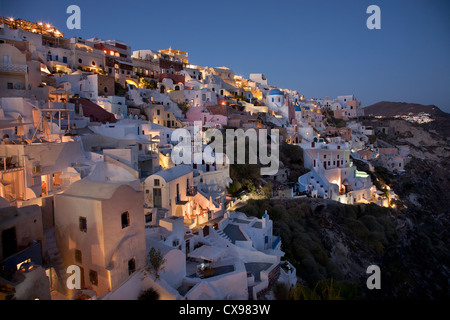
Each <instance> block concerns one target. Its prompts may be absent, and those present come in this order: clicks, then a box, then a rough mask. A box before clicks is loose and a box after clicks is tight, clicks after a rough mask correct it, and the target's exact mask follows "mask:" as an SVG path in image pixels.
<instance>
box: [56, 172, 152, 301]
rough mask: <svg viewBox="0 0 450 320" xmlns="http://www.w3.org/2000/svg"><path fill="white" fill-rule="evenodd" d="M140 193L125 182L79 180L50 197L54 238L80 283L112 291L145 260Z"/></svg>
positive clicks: (99, 294) (144, 262) (87, 287)
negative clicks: (76, 269) (77, 271)
mask: <svg viewBox="0 0 450 320" xmlns="http://www.w3.org/2000/svg"><path fill="white" fill-rule="evenodd" d="M142 202H143V197H142V193H141V192H136V191H135V190H134V189H133V188H132V187H130V186H129V185H125V184H114V183H101V182H94V181H88V180H80V181H77V182H75V183H73V184H72V185H71V186H70V187H69V188H68V189H67V190H66V191H65V192H64V193H63V194H58V195H56V196H55V229H56V242H57V245H58V248H59V250H60V253H61V256H62V258H63V260H64V264H65V265H66V266H70V265H77V266H79V267H80V268H81V286H82V288H86V289H90V290H93V291H95V292H96V295H97V297H99V298H101V296H102V295H104V294H106V293H108V292H114V291H115V290H117V289H118V288H120V287H121V286H122V285H123V284H124V283H125V282H126V281H127V280H129V279H130V278H131V277H132V276H133V275H134V273H135V272H137V271H139V270H140V269H142V268H144V266H145V264H146V245H145V227H144V214H143V208H142Z"/></svg>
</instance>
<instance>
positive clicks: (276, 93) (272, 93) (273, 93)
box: [269, 89, 283, 96]
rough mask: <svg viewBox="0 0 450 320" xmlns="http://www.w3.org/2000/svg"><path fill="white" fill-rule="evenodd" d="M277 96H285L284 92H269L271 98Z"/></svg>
mask: <svg viewBox="0 0 450 320" xmlns="http://www.w3.org/2000/svg"><path fill="white" fill-rule="evenodd" d="M277 95H281V96H282V95H283V92H281V91H280V90H279V89H272V90H270V91H269V96H277Z"/></svg>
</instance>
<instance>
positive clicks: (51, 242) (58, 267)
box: [44, 228, 68, 291]
mask: <svg viewBox="0 0 450 320" xmlns="http://www.w3.org/2000/svg"><path fill="white" fill-rule="evenodd" d="M45 238H46V241H45V250H44V252H46V255H47V257H48V266H49V267H53V268H54V269H55V272H56V276H57V277H58V279H59V286H53V287H54V289H56V288H58V287H59V291H65V284H66V280H67V278H68V274H67V272H66V271H67V268H66V266H65V265H64V261H63V259H62V256H61V254H60V252H59V249H58V246H57V245H56V238H55V228H51V229H48V230H45Z"/></svg>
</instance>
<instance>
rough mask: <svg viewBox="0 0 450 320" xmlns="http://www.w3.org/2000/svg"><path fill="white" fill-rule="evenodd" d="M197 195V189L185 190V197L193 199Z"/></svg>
mask: <svg viewBox="0 0 450 320" xmlns="http://www.w3.org/2000/svg"><path fill="white" fill-rule="evenodd" d="M196 194H197V187H195V186H191V187H189V188H187V189H186V196H187V197H193V196H195V195H196Z"/></svg>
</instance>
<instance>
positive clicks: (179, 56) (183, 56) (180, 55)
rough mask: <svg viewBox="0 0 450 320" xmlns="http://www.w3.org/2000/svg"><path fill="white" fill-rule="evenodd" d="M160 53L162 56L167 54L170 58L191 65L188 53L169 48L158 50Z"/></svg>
mask: <svg viewBox="0 0 450 320" xmlns="http://www.w3.org/2000/svg"><path fill="white" fill-rule="evenodd" d="M158 52H160V53H162V54H166V55H168V56H171V57H173V58H174V59H176V60H180V61H181V62H183V63H186V64H188V63H189V57H188V53H187V52H186V51H181V50H175V49H172V48H169V49H163V50H158Z"/></svg>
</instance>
